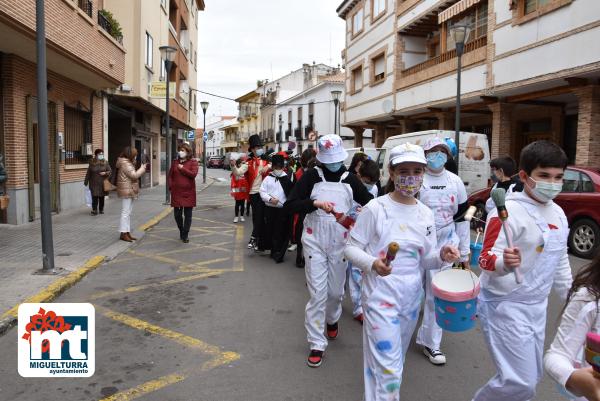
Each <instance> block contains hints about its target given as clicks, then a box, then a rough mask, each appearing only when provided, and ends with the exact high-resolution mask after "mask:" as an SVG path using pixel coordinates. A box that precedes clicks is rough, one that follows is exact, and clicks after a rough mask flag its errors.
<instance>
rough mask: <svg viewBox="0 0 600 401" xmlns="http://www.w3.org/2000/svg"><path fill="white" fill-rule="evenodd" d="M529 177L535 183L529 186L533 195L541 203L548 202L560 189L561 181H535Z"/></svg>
mask: <svg viewBox="0 0 600 401" xmlns="http://www.w3.org/2000/svg"><path fill="white" fill-rule="evenodd" d="M529 179H530V180H531V181H533V182H534V183H535V187H531V186H530V187H529V189H531V192H532V193H533V196H535V198H536V199H537V200H539V201H541V202H543V203H547V202H550V201H551V200H552V199H554V198H556V197H557V196H558V194H559V193H560V192H561V191H562V187H563V183H562V182H546V181H536V180H534V179H533V178H531V177H529Z"/></svg>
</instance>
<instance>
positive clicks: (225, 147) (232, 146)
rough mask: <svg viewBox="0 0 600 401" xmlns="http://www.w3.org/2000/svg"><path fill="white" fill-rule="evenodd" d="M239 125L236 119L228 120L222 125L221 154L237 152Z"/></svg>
mask: <svg viewBox="0 0 600 401" xmlns="http://www.w3.org/2000/svg"><path fill="white" fill-rule="evenodd" d="M239 129H240V123H239V122H238V121H237V119H236V118H233V119H231V120H229V121H228V122H226V123H225V125H223V132H224V138H223V141H222V142H221V154H222V155H224V154H225V153H227V152H238V151H239V143H238V135H239Z"/></svg>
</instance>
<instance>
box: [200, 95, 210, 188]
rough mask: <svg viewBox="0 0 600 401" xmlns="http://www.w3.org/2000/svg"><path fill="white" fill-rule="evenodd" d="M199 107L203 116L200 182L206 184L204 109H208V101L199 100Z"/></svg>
mask: <svg viewBox="0 0 600 401" xmlns="http://www.w3.org/2000/svg"><path fill="white" fill-rule="evenodd" d="M200 107H202V115H203V118H204V128H202V183H203V184H206V109H208V102H200Z"/></svg>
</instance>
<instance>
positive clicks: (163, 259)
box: [127, 249, 186, 266]
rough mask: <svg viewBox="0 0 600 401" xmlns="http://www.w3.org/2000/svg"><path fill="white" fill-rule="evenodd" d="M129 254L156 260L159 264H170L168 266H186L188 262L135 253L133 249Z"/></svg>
mask: <svg viewBox="0 0 600 401" xmlns="http://www.w3.org/2000/svg"><path fill="white" fill-rule="evenodd" d="M127 252H128V253H130V254H132V255H135V256H141V257H143V258H147V259H152V260H156V261H158V262H164V263H168V264H171V265H177V266H179V265H185V264H186V262H182V261H180V260H177V259H172V258H167V257H164V256H158V255H153V254H146V253H141V252H137V251H134V250H131V249H130V250H129V251H127Z"/></svg>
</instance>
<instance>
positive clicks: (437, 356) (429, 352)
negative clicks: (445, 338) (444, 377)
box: [423, 347, 446, 365]
mask: <svg viewBox="0 0 600 401" xmlns="http://www.w3.org/2000/svg"><path fill="white" fill-rule="evenodd" d="M423 353H424V354H425V356H426V357H427V358H429V362H431V363H433V364H434V365H443V364H445V363H446V355H444V353H443V352H442V351H440V350H439V349H431V348H427V347H423Z"/></svg>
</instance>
